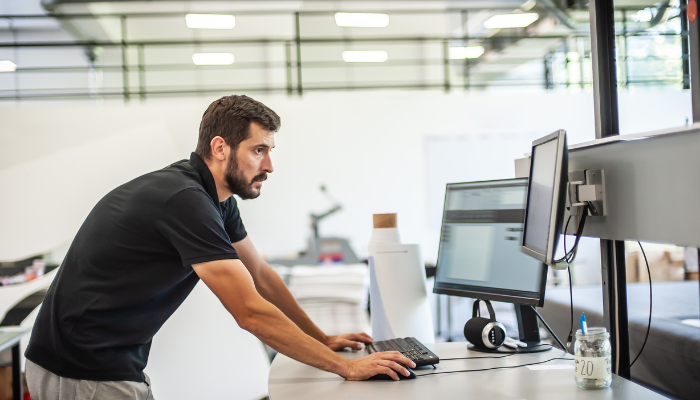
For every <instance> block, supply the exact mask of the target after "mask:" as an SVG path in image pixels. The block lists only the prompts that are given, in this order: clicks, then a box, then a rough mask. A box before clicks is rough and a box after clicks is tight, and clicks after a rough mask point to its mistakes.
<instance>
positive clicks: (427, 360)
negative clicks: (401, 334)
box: [367, 337, 440, 367]
mask: <svg viewBox="0 0 700 400" xmlns="http://www.w3.org/2000/svg"><path fill="white" fill-rule="evenodd" d="M367 351H368V352H369V353H370V354H372V353H376V352H379V351H398V352H400V353H401V354H403V355H404V356H406V358H409V359H410V360H411V361H413V362H414V363H416V367H422V366H424V365H433V364H437V363H439V362H440V358H438V356H436V355H435V353H433V352H432V351H430V350H428V348H427V347H425V345H424V344H423V343H421V342H419V341H418V340H417V339H416V338H414V337H407V338H398V339H389V340H380V341H378V342H374V343H370V344H368V345H367Z"/></svg>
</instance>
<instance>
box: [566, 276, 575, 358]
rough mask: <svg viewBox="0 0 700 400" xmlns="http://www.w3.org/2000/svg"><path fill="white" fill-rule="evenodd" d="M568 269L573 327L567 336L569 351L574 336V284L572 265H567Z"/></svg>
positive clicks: (567, 348)
mask: <svg viewBox="0 0 700 400" xmlns="http://www.w3.org/2000/svg"><path fill="white" fill-rule="evenodd" d="M566 270H567V272H568V273H569V301H570V305H571V306H570V308H569V309H570V310H571V329H570V330H569V336H567V337H566V350H567V351H568V350H569V347H571V340H573V338H574V285H573V281H572V279H571V267H567V268H566Z"/></svg>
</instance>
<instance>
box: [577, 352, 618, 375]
mask: <svg viewBox="0 0 700 400" xmlns="http://www.w3.org/2000/svg"><path fill="white" fill-rule="evenodd" d="M574 367H575V368H576V370H575V372H574V374H576V377H577V378H582V379H608V378H610V376H611V375H612V362H611V360H610V356H606V357H581V356H576V357H575V361H574Z"/></svg>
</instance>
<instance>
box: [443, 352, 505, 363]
mask: <svg viewBox="0 0 700 400" xmlns="http://www.w3.org/2000/svg"><path fill="white" fill-rule="evenodd" d="M515 354H517V353H510V354H506V355H503V356H496V357H457V358H441V359H440V361H450V360H475V359H478V358H504V357H510V356H512V355H515Z"/></svg>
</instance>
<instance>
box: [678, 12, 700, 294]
mask: <svg viewBox="0 0 700 400" xmlns="http://www.w3.org/2000/svg"><path fill="white" fill-rule="evenodd" d="M686 3H687V5H688V7H687V12H686V14H685V15H682V16H681V17H682V19H681V21H683V20H685V19H686V18H687V22H688V25H687V27H688V49H689V51H688V56H689V59H690V89H692V90H691V91H690V93H691V97H692V100H693V122H700V93H697V92H700V90H699V89H700V23H699V22H698V4H697V2H696V0H689V1H687V2H686ZM698 264H699V265H700V249H698ZM698 284H700V279H698Z"/></svg>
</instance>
